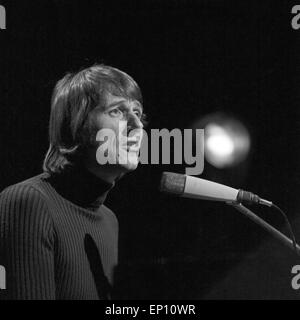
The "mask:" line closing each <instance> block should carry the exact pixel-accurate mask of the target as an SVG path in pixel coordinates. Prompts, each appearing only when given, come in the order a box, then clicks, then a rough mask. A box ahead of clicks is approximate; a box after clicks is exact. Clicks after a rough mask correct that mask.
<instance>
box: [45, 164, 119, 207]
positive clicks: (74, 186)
mask: <svg viewBox="0 0 300 320" xmlns="http://www.w3.org/2000/svg"><path fill="white" fill-rule="evenodd" d="M51 184H52V186H53V187H54V188H55V189H56V191H57V192H58V193H59V194H60V195H61V196H62V197H64V198H65V199H67V200H69V201H71V202H72V203H74V204H76V205H78V206H80V207H83V208H85V209H89V210H93V211H94V210H97V209H98V208H99V207H100V206H101V205H102V204H103V202H104V201H105V199H106V197H107V194H108V192H109V191H110V190H111V189H112V188H113V187H114V184H115V183H114V182H113V183H109V182H107V181H104V180H102V179H100V178H98V177H97V176H95V175H94V174H92V173H91V172H89V171H88V170H87V169H85V168H84V167H83V166H80V167H74V168H68V169H65V170H64V171H63V172H61V173H57V174H54V175H52V176H51Z"/></svg>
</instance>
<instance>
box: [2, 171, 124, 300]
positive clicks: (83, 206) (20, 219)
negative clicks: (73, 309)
mask: <svg viewBox="0 0 300 320" xmlns="http://www.w3.org/2000/svg"><path fill="white" fill-rule="evenodd" d="M112 187H113V184H109V183H107V182H105V181H102V180H100V179H98V178H97V177H95V176H94V175H93V174H91V173H89V172H88V171H87V170H84V169H78V168H77V169H76V170H75V169H72V170H68V171H65V172H63V173H60V174H56V175H50V174H48V173H43V174H40V175H38V176H35V177H33V178H31V179H28V180H26V181H23V182H21V183H18V184H16V185H13V186H10V187H8V188H6V189H5V190H4V191H2V193H1V194H0V265H2V266H4V267H5V269H6V290H0V299H1V298H4V299H76V300H82V299H93V300H94V299H109V298H111V288H112V284H113V273H114V268H115V267H116V265H117V256H118V221H117V219H116V216H115V215H114V213H113V212H112V211H111V210H109V209H108V208H107V207H106V206H105V205H104V204H103V202H104V200H105V198H106V195H107V193H108V191H109V190H110V189H111V188H112Z"/></svg>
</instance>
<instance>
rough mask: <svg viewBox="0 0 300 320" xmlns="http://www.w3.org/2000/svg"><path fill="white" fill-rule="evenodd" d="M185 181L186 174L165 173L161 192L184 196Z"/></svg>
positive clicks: (161, 183) (161, 182)
mask: <svg viewBox="0 0 300 320" xmlns="http://www.w3.org/2000/svg"><path fill="white" fill-rule="evenodd" d="M185 181H186V175H184V174H179V173H173V172H163V174H162V177H161V181H160V188H159V190H160V191H161V192H167V193H172V194H178V195H182V194H183V193H184V188H185Z"/></svg>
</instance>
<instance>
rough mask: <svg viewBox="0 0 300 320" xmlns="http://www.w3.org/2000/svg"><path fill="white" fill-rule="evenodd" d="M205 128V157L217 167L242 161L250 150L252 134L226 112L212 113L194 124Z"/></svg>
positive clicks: (229, 165) (230, 165)
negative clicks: (225, 113)
mask: <svg viewBox="0 0 300 320" xmlns="http://www.w3.org/2000/svg"><path fill="white" fill-rule="evenodd" d="M193 127H194V128H200V129H203V128H204V136H205V152H204V154H205V158H206V160H207V162H209V163H210V164H211V165H213V166H215V167H217V168H226V167H232V166H234V165H237V164H238V163H240V162H242V161H243V160H244V159H245V158H246V157H247V155H248V153H249V150H250V135H249V133H248V130H247V129H246V127H245V126H244V125H243V124H242V123H241V122H240V121H239V120H237V119H235V118H232V117H229V116H226V115H224V114H219V113H217V114H212V115H209V116H206V117H205V118H204V119H203V120H200V121H198V122H197V123H195V124H194V126H193Z"/></svg>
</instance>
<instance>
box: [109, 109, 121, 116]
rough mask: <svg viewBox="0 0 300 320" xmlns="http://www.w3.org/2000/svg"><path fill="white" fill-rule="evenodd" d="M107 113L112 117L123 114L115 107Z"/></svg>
mask: <svg viewBox="0 0 300 320" xmlns="http://www.w3.org/2000/svg"><path fill="white" fill-rule="evenodd" d="M109 114H110V115H111V116H113V117H119V116H122V115H123V112H122V111H121V110H120V109H119V108H115V109H112V110H110V111H109Z"/></svg>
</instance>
